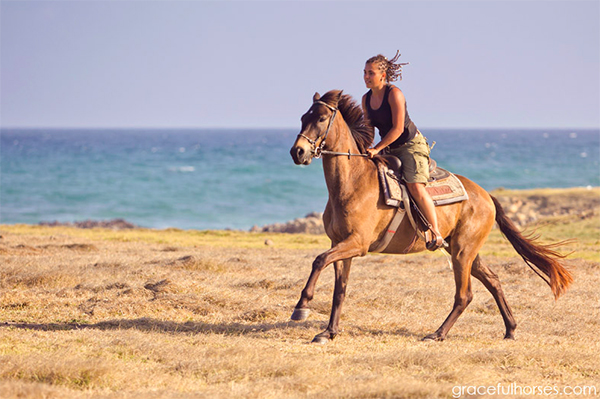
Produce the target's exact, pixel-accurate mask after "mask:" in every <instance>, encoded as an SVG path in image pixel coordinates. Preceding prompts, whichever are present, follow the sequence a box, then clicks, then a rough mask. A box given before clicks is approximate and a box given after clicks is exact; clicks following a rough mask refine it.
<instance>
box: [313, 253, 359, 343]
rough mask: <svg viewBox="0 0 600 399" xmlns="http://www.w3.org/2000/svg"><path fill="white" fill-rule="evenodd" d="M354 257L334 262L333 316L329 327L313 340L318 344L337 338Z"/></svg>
mask: <svg viewBox="0 0 600 399" xmlns="http://www.w3.org/2000/svg"><path fill="white" fill-rule="evenodd" d="M351 264H352V259H351V258H350V259H344V260H342V261H337V262H335V263H334V264H333V267H334V268H335V288H334V290H333V304H332V305H331V316H330V317H329V325H328V326H327V329H326V330H325V331H323V332H322V333H320V334H318V335H317V336H316V337H315V338H314V339H313V341H312V342H314V343H318V344H324V343H327V342H328V341H329V340H331V339H333V338H335V336H336V335H337V334H338V332H339V323H340V316H341V314H342V304H343V303H344V299H345V298H346V287H347V285H348V276H349V275H350V265H351Z"/></svg>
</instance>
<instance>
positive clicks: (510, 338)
mask: <svg viewBox="0 0 600 399" xmlns="http://www.w3.org/2000/svg"><path fill="white" fill-rule="evenodd" d="M504 339H508V340H511V341H514V340H515V336H514V335H512V334H506V335H505V336H504Z"/></svg>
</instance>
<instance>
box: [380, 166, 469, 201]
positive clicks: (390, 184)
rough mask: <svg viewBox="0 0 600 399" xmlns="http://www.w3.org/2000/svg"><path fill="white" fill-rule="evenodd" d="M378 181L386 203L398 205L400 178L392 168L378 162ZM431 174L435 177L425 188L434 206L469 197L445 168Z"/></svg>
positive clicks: (460, 184) (400, 199) (400, 197)
mask: <svg viewBox="0 0 600 399" xmlns="http://www.w3.org/2000/svg"><path fill="white" fill-rule="evenodd" d="M378 169H379V182H380V184H381V188H382V189H383V192H384V193H385V203H386V205H389V206H393V207H400V204H401V203H402V189H401V187H400V184H403V183H401V179H400V177H399V176H398V175H397V174H396V172H394V171H393V170H392V169H388V167H387V166H385V165H383V164H381V163H380V164H379V167H378ZM432 175H435V176H436V178H435V179H433V180H430V181H429V182H428V183H427V184H426V185H425V189H426V190H427V192H428V193H429V195H431V199H432V200H433V203H434V204H435V206H440V205H448V204H453V203H455V202H460V201H465V200H467V199H469V196H468V195H467V191H466V190H465V187H464V186H463V184H462V182H461V181H460V180H459V179H458V177H456V176H455V175H454V174H452V173H450V172H448V171H447V170H445V169H442V168H439V167H438V168H437V169H436V170H435V171H434V172H433V173H432Z"/></svg>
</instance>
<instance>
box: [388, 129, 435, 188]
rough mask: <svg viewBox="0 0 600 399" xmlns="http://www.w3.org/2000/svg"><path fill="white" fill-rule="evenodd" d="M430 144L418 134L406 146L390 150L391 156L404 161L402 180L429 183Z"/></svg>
mask: <svg viewBox="0 0 600 399" xmlns="http://www.w3.org/2000/svg"><path fill="white" fill-rule="evenodd" d="M429 152H430V148H429V144H428V143H427V139H426V138H425V137H424V136H423V135H422V134H421V132H418V133H417V135H416V136H415V137H414V138H413V139H412V140H408V141H407V142H406V144H404V145H402V146H400V147H398V148H393V149H390V154H392V155H395V156H397V157H398V158H400V161H402V178H403V179H404V181H406V182H407V183H427V181H428V180H429Z"/></svg>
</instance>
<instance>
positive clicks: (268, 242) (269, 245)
mask: <svg viewBox="0 0 600 399" xmlns="http://www.w3.org/2000/svg"><path fill="white" fill-rule="evenodd" d="M265 245H266V246H268V247H272V246H273V245H275V243H274V242H273V240H265Z"/></svg>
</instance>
